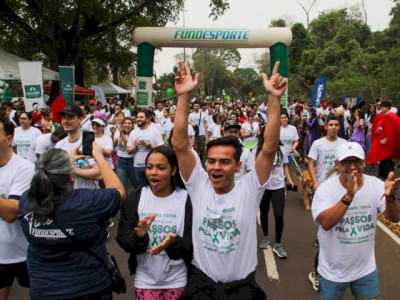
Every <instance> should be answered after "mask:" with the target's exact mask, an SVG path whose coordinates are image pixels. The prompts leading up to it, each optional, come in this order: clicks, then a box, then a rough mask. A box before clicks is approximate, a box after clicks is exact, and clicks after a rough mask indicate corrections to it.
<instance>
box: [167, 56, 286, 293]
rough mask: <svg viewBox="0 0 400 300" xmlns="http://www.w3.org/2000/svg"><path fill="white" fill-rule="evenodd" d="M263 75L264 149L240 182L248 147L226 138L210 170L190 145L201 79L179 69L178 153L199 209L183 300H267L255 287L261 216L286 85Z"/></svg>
mask: <svg viewBox="0 0 400 300" xmlns="http://www.w3.org/2000/svg"><path fill="white" fill-rule="evenodd" d="M278 67H279V62H277V63H276V64H275V66H274V69H273V71H272V75H271V78H270V79H268V77H267V75H266V74H264V73H263V74H262V77H263V83H264V87H265V90H266V91H267V93H268V95H269V96H268V98H269V108H270V109H269V115H268V123H267V125H266V130H265V132H266V134H265V137H264V144H263V147H262V150H261V152H260V154H259V155H258V157H257V160H256V163H255V168H254V169H253V170H252V171H250V172H249V173H247V174H246V175H245V176H243V177H242V178H241V179H240V180H238V181H236V182H235V181H234V177H235V173H236V172H238V171H239V170H240V167H241V163H240V155H241V153H242V144H241V143H240V142H239V141H238V139H237V138H236V137H232V136H230V137H222V138H219V139H216V140H212V141H210V142H209V143H208V144H207V161H206V170H204V169H203V168H202V166H201V163H199V162H198V160H196V159H195V156H194V154H193V152H192V151H191V149H190V147H189V145H188V143H187V140H188V136H187V126H188V118H187V114H188V110H189V105H190V92H191V91H193V90H194V89H195V88H196V86H197V83H198V79H199V75H198V74H196V75H195V77H194V79H193V78H192V76H191V73H190V69H189V65H188V64H187V63H186V64H185V65H183V63H182V62H180V63H179V68H178V71H177V74H176V77H175V90H176V92H177V94H178V106H177V112H176V116H175V125H174V128H175V133H174V150H175V152H176V156H177V158H178V163H179V168H180V171H181V176H182V178H183V180H184V182H185V185H186V188H187V191H188V193H189V195H190V197H191V200H192V205H193V231H192V235H193V261H192V263H193V271H192V272H191V274H190V275H189V278H188V284H187V286H186V290H185V292H184V294H183V296H182V299H266V295H265V293H264V292H263V291H262V290H261V289H260V287H259V286H258V285H257V284H256V283H255V269H256V266H257V235H256V215H257V211H258V207H259V204H260V201H261V197H262V194H263V192H264V189H265V186H266V183H267V181H268V178H269V175H270V173H271V170H272V168H273V161H274V157H275V150H276V148H277V147H278V142H279V128H280V97H281V96H282V94H283V93H284V91H285V88H286V81H285V80H284V79H283V78H282V76H280V75H279V74H278Z"/></svg>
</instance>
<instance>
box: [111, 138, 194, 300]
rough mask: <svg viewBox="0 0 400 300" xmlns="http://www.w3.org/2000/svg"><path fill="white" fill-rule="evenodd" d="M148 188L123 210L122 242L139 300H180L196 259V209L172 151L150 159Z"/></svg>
mask: <svg viewBox="0 0 400 300" xmlns="http://www.w3.org/2000/svg"><path fill="white" fill-rule="evenodd" d="M145 164H146V171H145V174H146V183H147V185H145V186H144V187H143V188H140V189H138V190H137V191H136V192H135V196H134V197H129V198H128V199H127V202H126V203H125V205H124V206H123V207H122V209H121V218H120V224H119V226H118V234H117V242H118V243H119V245H120V246H121V247H122V248H123V249H124V250H125V251H126V252H128V253H130V257H129V262H128V264H129V269H130V271H131V274H134V273H135V283H134V285H135V294H136V295H135V296H136V298H135V299H137V300H143V299H146V300H149V299H151V300H152V299H154V300H155V299H171V300H175V299H178V298H179V296H180V295H181V294H182V293H183V291H184V289H185V286H186V282H187V270H188V269H187V266H190V262H191V260H192V245H191V222H192V218H191V215H192V209H191V204H190V200H189V198H188V195H187V192H186V190H185V189H183V183H182V180H181V178H180V176H179V170H178V163H177V159H176V156H175V153H174V151H173V150H172V148H171V147H169V146H166V145H161V146H158V147H155V148H153V149H151V150H150V152H149V154H148V156H147V158H146V162H145Z"/></svg>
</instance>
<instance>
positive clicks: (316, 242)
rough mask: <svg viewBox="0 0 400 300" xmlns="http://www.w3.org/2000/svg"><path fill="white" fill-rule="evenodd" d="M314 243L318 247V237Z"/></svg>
mask: <svg viewBox="0 0 400 300" xmlns="http://www.w3.org/2000/svg"><path fill="white" fill-rule="evenodd" d="M314 245H315V246H317V247H319V241H318V239H316V240H315V243H314Z"/></svg>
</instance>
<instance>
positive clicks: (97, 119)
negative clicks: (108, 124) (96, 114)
mask: <svg viewBox="0 0 400 300" xmlns="http://www.w3.org/2000/svg"><path fill="white" fill-rule="evenodd" d="M94 122H96V123H98V124H100V125H101V126H104V125H105V123H104V121H103V120H102V119H100V118H95V119H93V120H92V123H94Z"/></svg>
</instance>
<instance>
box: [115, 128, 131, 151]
mask: <svg viewBox="0 0 400 300" xmlns="http://www.w3.org/2000/svg"><path fill="white" fill-rule="evenodd" d="M120 137H121V132H120V131H119V130H116V131H115V134H114V138H115V139H116V140H117V141H118V142H117V147H116V148H117V155H118V157H124V158H130V157H132V158H133V155H131V154H129V153H128V152H127V151H126V145H125V144H124V145H120V144H119V140H120Z"/></svg>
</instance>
